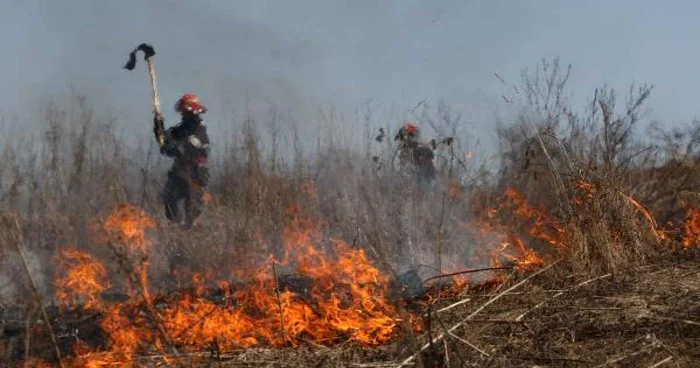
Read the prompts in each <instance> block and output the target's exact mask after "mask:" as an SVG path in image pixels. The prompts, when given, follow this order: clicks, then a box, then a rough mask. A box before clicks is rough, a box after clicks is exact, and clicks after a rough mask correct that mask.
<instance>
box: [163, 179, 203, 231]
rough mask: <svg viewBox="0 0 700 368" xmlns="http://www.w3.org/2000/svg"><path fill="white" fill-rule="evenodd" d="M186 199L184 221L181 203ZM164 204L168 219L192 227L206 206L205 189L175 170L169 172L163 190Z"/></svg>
mask: <svg viewBox="0 0 700 368" xmlns="http://www.w3.org/2000/svg"><path fill="white" fill-rule="evenodd" d="M183 201H184V205H185V206H184V207H185V213H184V216H185V218H184V222H183V218H182V214H181V212H180V207H179V204H180V203H181V202H183ZM163 205H164V206H165V216H166V217H167V218H168V220H170V221H172V222H175V223H178V224H183V225H184V226H185V227H191V226H192V224H193V223H194V221H195V220H196V219H197V218H198V217H199V215H201V213H202V209H203V207H204V190H203V188H202V187H201V186H199V185H197V184H194V183H193V182H192V180H187V179H185V178H183V177H181V176H179V175H177V174H176V173H175V172H173V171H170V172H168V181H167V182H166V183H165V189H164V190H163Z"/></svg>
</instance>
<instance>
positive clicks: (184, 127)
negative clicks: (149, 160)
mask: <svg viewBox="0 0 700 368" xmlns="http://www.w3.org/2000/svg"><path fill="white" fill-rule="evenodd" d="M161 153H162V154H164V155H166V156H168V157H173V158H175V162H174V163H173V166H172V167H171V168H170V172H171V173H172V174H175V175H177V176H178V177H180V178H182V179H184V180H186V181H187V182H192V183H194V184H197V185H199V186H202V187H204V186H206V185H207V184H208V182H209V169H208V167H207V160H208V159H209V135H208V134H207V127H206V125H205V124H204V120H202V118H200V117H199V116H198V115H192V116H191V117H188V119H186V120H183V121H182V122H181V123H180V124H178V125H176V126H173V127H171V128H169V129H168V130H167V131H166V132H165V144H164V145H163V147H162V148H161Z"/></svg>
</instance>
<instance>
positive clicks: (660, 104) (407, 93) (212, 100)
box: [0, 0, 700, 139]
mask: <svg viewBox="0 0 700 368" xmlns="http://www.w3.org/2000/svg"><path fill="white" fill-rule="evenodd" d="M674 4H675V5H674V6H669V5H664V4H662V3H660V2H652V1H638V0H637V1H616V2H607V1H586V2H582V1H559V0H557V1H553V0H543V1H537V2H524V1H495V0H489V1H457V0H455V1H431V2H427V1H409V0H401V1H335V2H329V1H303V2H290V1H248V2H243V1H196V2H195V1H165V0H160V1H148V2H146V1H135V0H126V1H119V2H107V1H75V0H62V1H48V0H44V1H37V0H24V1H21V0H9V1H6V2H5V4H4V6H3V12H2V14H0V41H1V42H2V45H3V50H4V53H3V58H1V59H0V80H1V81H2V83H3V87H4V88H3V89H2V90H0V109H2V111H3V116H5V117H6V118H5V120H4V121H5V124H8V125H12V124H22V123H21V121H15V120H14V119H8V118H7V116H9V115H10V114H18V115H19V116H28V115H29V114H30V113H31V112H32V111H33V110H36V109H37V106H40V102H41V101H45V100H47V99H51V98H55V97H56V96H62V95H65V94H67V92H69V91H71V89H72V90H73V91H75V92H76V93H79V94H86V95H88V97H89V100H90V101H91V102H92V103H93V104H94V106H95V107H97V108H98V109H99V110H100V111H101V112H103V113H111V114H115V115H116V116H118V117H119V119H120V120H119V124H120V127H121V128H122V129H124V130H128V131H129V130H130V131H134V132H135V135H145V136H146V139H150V126H149V125H148V124H149V123H150V112H151V107H150V90H149V86H148V77H147V73H146V71H145V64H144V63H143V62H140V63H139V65H137V69H136V70H134V71H133V72H127V71H125V70H123V69H121V67H122V65H123V64H124V62H125V61H126V57H127V54H128V52H129V51H131V50H132V49H133V48H134V47H135V46H136V45H137V44H139V43H141V42H148V43H151V44H153V45H154V46H155V47H156V51H157V57H156V69H157V72H158V75H159V86H160V92H161V98H162V102H163V106H164V108H165V110H166V118H167V119H168V123H169V124H172V123H174V119H176V116H175V114H174V112H173V111H172V108H171V106H172V104H173V103H174V101H175V100H176V99H177V98H178V97H179V96H180V95H181V94H182V93H184V92H194V93H197V94H199V95H200V96H201V98H202V100H203V102H204V103H205V104H206V105H207V106H208V107H209V108H210V113H209V114H208V116H207V119H208V120H209V121H210V124H211V125H212V129H213V130H215V131H216V130H218V131H220V132H221V133H223V134H226V133H225V131H230V130H231V121H232V119H233V118H241V117H242V116H244V115H245V109H246V106H247V108H249V109H250V110H251V111H253V112H260V111H266V110H267V109H269V107H270V106H277V107H278V108H279V109H280V110H283V111H288V112H290V113H291V114H292V115H293V116H295V119H296V120H297V122H298V123H299V124H300V125H302V126H305V127H307V128H308V129H315V128H316V126H317V122H316V119H317V112H318V110H319V109H324V108H327V107H329V106H335V107H336V108H338V109H340V110H343V111H346V112H347V113H348V114H349V115H352V114H353V111H354V109H356V107H357V106H359V105H360V104H362V103H363V102H364V101H366V100H367V99H374V101H375V103H376V104H377V106H379V108H378V110H379V112H378V114H379V119H380V120H381V119H387V120H389V119H391V120H399V119H404V118H409V117H410V116H409V114H408V112H407V109H408V107H410V106H414V105H415V104H417V103H418V102H419V101H422V100H426V99H427V100H428V101H433V102H435V101H437V100H438V99H441V98H444V99H445V100H446V101H447V102H449V103H450V104H452V105H453V106H454V107H455V108H457V109H459V110H461V111H463V112H464V113H465V122H466V123H468V124H470V125H469V132H470V134H472V135H475V136H479V137H482V138H484V139H488V138H489V137H492V136H493V132H492V129H491V128H492V122H493V114H494V112H496V111H501V110H502V109H504V104H503V101H502V100H501V94H502V93H503V91H504V86H503V85H502V84H501V83H500V82H499V81H498V79H496V78H495V77H494V73H499V74H500V75H502V76H504V77H505V79H506V80H507V81H508V82H509V83H515V82H517V81H518V79H519V74H520V70H521V69H522V68H523V67H527V66H531V65H533V64H536V63H538V62H539V60H541V59H542V58H553V57H555V56H560V57H561V59H562V62H564V63H572V64H573V67H574V69H573V72H574V73H573V76H572V79H571V89H572V90H574V91H575V95H574V96H573V98H574V101H575V102H577V103H578V104H583V103H584V102H585V101H586V99H587V98H588V96H590V95H591V93H592V90H593V88H595V87H597V86H599V85H601V84H602V83H604V82H609V84H610V85H611V86H613V87H616V88H619V89H622V90H624V89H626V87H627V86H628V84H629V83H630V82H634V81H637V82H650V83H653V84H654V85H655V87H656V88H655V90H654V94H653V95H652V101H651V105H650V106H651V107H652V108H653V111H652V112H651V115H650V117H652V118H658V119H662V120H665V121H667V122H669V123H677V122H679V121H681V120H684V121H687V120H689V119H690V118H691V117H692V116H693V115H694V114H696V111H695V106H696V104H695V100H694V99H695V98H696V96H698V95H700V83H699V82H698V81H700V69H698V68H697V67H696V66H695V61H696V60H697V56H698V52H699V51H698V50H699V49H698V47H697V44H696V42H695V40H696V39H697V36H699V35H700V24H698V22H697V21H696V19H695V14H697V11H698V10H700V4H698V3H697V2H692V1H680V2H675V3H674ZM682 5H685V6H682ZM231 114H233V115H231ZM20 120H21V119H20ZM353 121H354V120H352V119H349V121H348V123H347V124H352V122H353ZM392 123H393V122H392ZM349 130H351V131H352V130H353V127H349Z"/></svg>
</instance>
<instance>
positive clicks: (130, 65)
mask: <svg viewBox="0 0 700 368" xmlns="http://www.w3.org/2000/svg"><path fill="white" fill-rule="evenodd" d="M138 51H143V54H144V56H143V59H144V60H148V58H150V57H151V56H153V55H155V54H156V51H155V50H154V49H153V46H151V45H149V44H146V43H142V44H140V45H139V46H138V47H137V48H135V49H134V51H132V52H131V53H130V54H129V61H127V63H126V65H124V69H126V70H132V69H134V67H135V66H136V52H138Z"/></svg>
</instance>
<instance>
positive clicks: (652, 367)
mask: <svg viewBox="0 0 700 368" xmlns="http://www.w3.org/2000/svg"><path fill="white" fill-rule="evenodd" d="M672 359H673V355H670V356H669V357H668V358H666V359H664V360H661V361H659V362H657V363H655V364H654V365H652V366H650V367H649V368H656V367H660V366H662V365H664V364H666V363H668V362H670V361H671V360H672Z"/></svg>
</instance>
